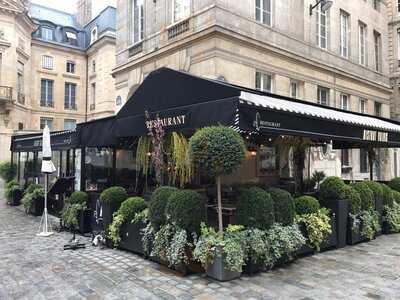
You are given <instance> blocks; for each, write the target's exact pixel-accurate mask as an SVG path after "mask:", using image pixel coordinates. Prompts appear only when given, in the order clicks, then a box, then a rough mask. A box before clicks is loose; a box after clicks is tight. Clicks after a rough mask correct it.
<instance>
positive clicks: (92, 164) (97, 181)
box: [84, 148, 113, 191]
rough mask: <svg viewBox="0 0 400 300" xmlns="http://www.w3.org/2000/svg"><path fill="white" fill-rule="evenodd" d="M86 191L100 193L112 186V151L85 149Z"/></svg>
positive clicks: (109, 149)
mask: <svg viewBox="0 0 400 300" xmlns="http://www.w3.org/2000/svg"><path fill="white" fill-rule="evenodd" d="M84 170H85V182H84V184H85V185H84V188H85V190H86V191H102V190H104V189H106V188H108V187H110V186H112V185H113V150H112V149H111V148H86V149H85V162H84Z"/></svg>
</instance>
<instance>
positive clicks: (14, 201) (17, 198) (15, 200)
mask: <svg viewBox="0 0 400 300" xmlns="http://www.w3.org/2000/svg"><path fill="white" fill-rule="evenodd" d="M23 196H24V191H23V190H22V188H21V189H14V190H13V191H12V192H11V201H10V205H11V206H19V205H20V204H21V199H22V197H23Z"/></svg>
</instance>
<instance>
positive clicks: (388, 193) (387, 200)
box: [381, 183, 395, 207]
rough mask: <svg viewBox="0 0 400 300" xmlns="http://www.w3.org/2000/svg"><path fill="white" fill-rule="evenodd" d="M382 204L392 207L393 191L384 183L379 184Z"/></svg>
mask: <svg viewBox="0 0 400 300" xmlns="http://www.w3.org/2000/svg"><path fill="white" fill-rule="evenodd" d="M381 187H382V199H383V205H384V206H389V207H393V203H394V193H395V191H394V190H392V189H391V188H390V187H388V186H387V185H386V184H383V183H382V184H381Z"/></svg>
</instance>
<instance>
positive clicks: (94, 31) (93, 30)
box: [90, 26, 97, 44]
mask: <svg viewBox="0 0 400 300" xmlns="http://www.w3.org/2000/svg"><path fill="white" fill-rule="evenodd" d="M90 36H91V39H90V43H91V44H92V43H94V42H95V41H96V40H97V26H96V27H93V29H92V32H91V34H90Z"/></svg>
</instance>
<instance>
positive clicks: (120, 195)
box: [100, 186, 128, 204]
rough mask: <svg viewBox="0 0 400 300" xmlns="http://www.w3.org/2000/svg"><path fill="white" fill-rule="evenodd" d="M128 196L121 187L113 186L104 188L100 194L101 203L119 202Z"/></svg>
mask: <svg viewBox="0 0 400 300" xmlns="http://www.w3.org/2000/svg"><path fill="white" fill-rule="evenodd" d="M126 198H128V194H127V193H126V190H125V189H124V188H123V187H120V186H113V187H110V188H108V189H106V190H104V191H103V192H102V193H101V195H100V202H101V203H108V204H110V203H115V204H120V203H122V202H124V201H125V200H126Z"/></svg>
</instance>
